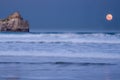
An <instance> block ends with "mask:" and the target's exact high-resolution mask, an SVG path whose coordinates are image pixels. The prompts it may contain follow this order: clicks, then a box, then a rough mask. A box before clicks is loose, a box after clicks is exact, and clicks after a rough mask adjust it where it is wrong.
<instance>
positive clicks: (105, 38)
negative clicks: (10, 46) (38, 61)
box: [0, 33, 120, 43]
mask: <svg viewBox="0 0 120 80" xmlns="http://www.w3.org/2000/svg"><path fill="white" fill-rule="evenodd" d="M0 42H71V43H120V34H115V35H110V34H104V33H92V34H75V33H64V34H63V33H62V34H60V33H59V34H54V33H50V34H45V33H41V34H31V33H28V34H0Z"/></svg>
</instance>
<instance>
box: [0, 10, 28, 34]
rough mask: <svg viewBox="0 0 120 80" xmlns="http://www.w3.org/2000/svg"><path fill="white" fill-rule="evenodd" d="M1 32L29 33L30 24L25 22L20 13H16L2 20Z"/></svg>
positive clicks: (0, 21)
mask: <svg viewBox="0 0 120 80" xmlns="http://www.w3.org/2000/svg"><path fill="white" fill-rule="evenodd" d="M0 31H6V32H7V31H11V32H29V24H28V22H27V21H26V20H23V18H22V17H21V15H20V14H19V12H15V13H13V14H11V15H10V16H8V17H7V18H6V19H1V20H0Z"/></svg>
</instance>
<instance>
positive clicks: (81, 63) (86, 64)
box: [0, 62, 117, 66]
mask: <svg viewBox="0 0 120 80" xmlns="http://www.w3.org/2000/svg"><path fill="white" fill-rule="evenodd" d="M0 64H35V65H36V64H39V65H44V64H50V65H64V66H65V65H66V66H68V65H78V66H91V65H94V66H104V65H105V66H106V65H117V64H113V63H92V62H0Z"/></svg>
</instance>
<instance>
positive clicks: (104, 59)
mask: <svg viewBox="0 0 120 80" xmlns="http://www.w3.org/2000/svg"><path fill="white" fill-rule="evenodd" d="M119 68H120V33H62V32H61V33H0V80H119V79H120V69H119Z"/></svg>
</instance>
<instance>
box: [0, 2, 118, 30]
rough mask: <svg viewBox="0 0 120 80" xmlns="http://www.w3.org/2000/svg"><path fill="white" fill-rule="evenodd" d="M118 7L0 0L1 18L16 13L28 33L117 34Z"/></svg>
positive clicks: (90, 3)
mask: <svg viewBox="0 0 120 80" xmlns="http://www.w3.org/2000/svg"><path fill="white" fill-rule="evenodd" d="M119 8H120V0H0V18H6V17H7V16H8V15H9V14H11V13H13V12H15V11H19V12H20V13H21V15H22V16H23V18H24V19H25V20H28V22H29V24H30V31H31V32H57V31H60V32H61V31H66V32H73V31H75V32H120V9H119ZM109 13H110V14H112V15H113V19H112V20H111V21H107V20H106V15H107V14H109Z"/></svg>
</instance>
